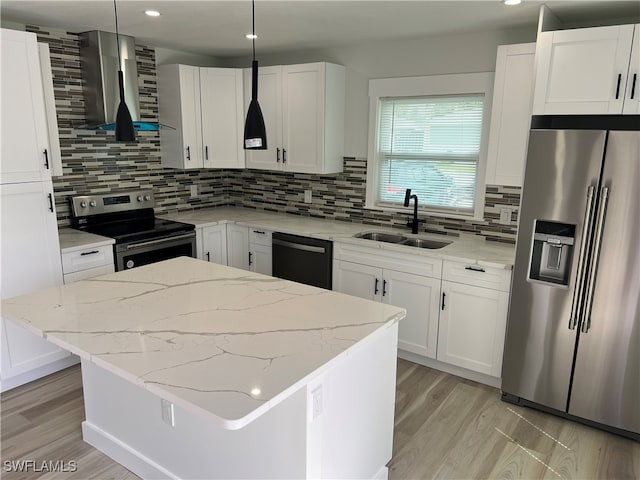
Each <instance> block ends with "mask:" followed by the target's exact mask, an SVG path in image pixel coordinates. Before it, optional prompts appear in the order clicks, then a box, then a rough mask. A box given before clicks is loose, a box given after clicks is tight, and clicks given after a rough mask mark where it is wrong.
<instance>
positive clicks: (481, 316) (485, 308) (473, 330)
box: [437, 281, 509, 377]
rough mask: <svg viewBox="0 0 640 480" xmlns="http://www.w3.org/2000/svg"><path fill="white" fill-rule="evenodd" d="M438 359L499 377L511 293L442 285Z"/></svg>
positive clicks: (445, 283) (446, 283)
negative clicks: (442, 302) (442, 304)
mask: <svg viewBox="0 0 640 480" xmlns="http://www.w3.org/2000/svg"><path fill="white" fill-rule="evenodd" d="M442 294H443V301H444V308H443V309H442V310H441V311H440V325H439V329H438V355H437V358H438V360H440V361H442V362H446V363H450V364H452V365H457V366H459V367H464V368H468V369H469V370H473V371H476V372H480V373H484V374H487V375H491V376H494V377H499V376H500V374H501V369H502V350H503V348H504V335H505V328H506V324H507V306H508V302H509V294H508V293H506V292H499V291H497V290H490V289H488V288H482V287H475V286H471V285H464V284H461V283H454V282H447V281H443V282H442Z"/></svg>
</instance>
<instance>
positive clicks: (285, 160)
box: [282, 148, 287, 163]
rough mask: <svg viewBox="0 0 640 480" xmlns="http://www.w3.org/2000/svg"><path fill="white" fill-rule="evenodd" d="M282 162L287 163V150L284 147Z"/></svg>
mask: <svg viewBox="0 0 640 480" xmlns="http://www.w3.org/2000/svg"><path fill="white" fill-rule="evenodd" d="M282 163H287V150H286V149H285V148H283V149H282Z"/></svg>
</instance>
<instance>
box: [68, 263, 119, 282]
mask: <svg viewBox="0 0 640 480" xmlns="http://www.w3.org/2000/svg"><path fill="white" fill-rule="evenodd" d="M115 270H116V269H115V265H113V264H111V265H102V266H101V267H93V268H89V269H87V270H81V271H79V272H73V273H65V274H64V284H65V285H67V284H69V283H73V282H79V281H80V280H85V279H87V278H92V277H98V276H100V275H106V274H108V273H114V272H115Z"/></svg>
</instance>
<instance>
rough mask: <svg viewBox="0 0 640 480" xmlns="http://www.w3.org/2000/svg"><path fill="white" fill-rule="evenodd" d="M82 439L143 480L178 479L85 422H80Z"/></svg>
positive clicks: (124, 444)
mask: <svg viewBox="0 0 640 480" xmlns="http://www.w3.org/2000/svg"><path fill="white" fill-rule="evenodd" d="M82 438H83V440H84V441H85V442H87V443H88V444H89V445H91V446H93V447H95V448H96V449H98V450H100V451H101V452H102V453H104V454H105V455H106V456H108V457H109V458H111V459H112V460H114V461H116V462H118V463H119V464H120V465H122V466H123V467H125V468H127V469H128V470H130V471H131V472H133V473H135V474H136V475H138V476H139V477H141V478H144V479H145V480H146V479H152V478H153V479H155V478H158V479H167V478H170V479H176V480H177V479H178V478H179V477H178V476H176V475H174V474H173V473H171V472H170V471H168V470H167V469H165V468H163V467H162V466H160V465H158V464H157V463H156V462H154V461H152V460H151V459H149V458H147V457H145V456H144V455H142V454H141V453H140V452H138V451H137V450H134V449H133V448H131V447H130V446H129V445H127V444H126V443H124V442H122V441H120V440H118V439H117V438H115V437H114V436H112V435H110V434H109V433H107V432H105V431H104V430H102V429H101V428H98V427H96V426H95V425H93V424H91V423H89V422H87V421H84V422H82Z"/></svg>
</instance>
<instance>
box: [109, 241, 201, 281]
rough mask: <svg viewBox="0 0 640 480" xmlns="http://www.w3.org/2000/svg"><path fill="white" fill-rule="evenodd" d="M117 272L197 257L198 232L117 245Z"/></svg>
mask: <svg viewBox="0 0 640 480" xmlns="http://www.w3.org/2000/svg"><path fill="white" fill-rule="evenodd" d="M115 257H116V258H115V261H116V272H119V271H120V270H128V269H130V268H135V267H140V266H142V265H148V264H149V263H155V262H161V261H162V260H168V259H170V258H175V257H193V258H195V257H196V232H189V233H185V234H180V235H176V236H172V237H165V238H158V239H155V240H146V241H142V242H135V243H125V244H122V245H116V255H115Z"/></svg>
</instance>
